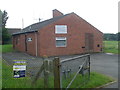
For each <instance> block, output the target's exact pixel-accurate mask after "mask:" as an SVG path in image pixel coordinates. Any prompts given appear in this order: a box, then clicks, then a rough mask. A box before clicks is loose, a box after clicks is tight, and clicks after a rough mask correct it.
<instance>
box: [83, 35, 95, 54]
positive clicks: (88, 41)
mask: <svg viewBox="0 0 120 90" xmlns="http://www.w3.org/2000/svg"><path fill="white" fill-rule="evenodd" d="M93 38H94V36H93V34H92V33H85V52H93V45H94V39H93Z"/></svg>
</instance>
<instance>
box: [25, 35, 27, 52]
mask: <svg viewBox="0 0 120 90" xmlns="http://www.w3.org/2000/svg"><path fill="white" fill-rule="evenodd" d="M25 51H26V52H27V35H26V34H25Z"/></svg>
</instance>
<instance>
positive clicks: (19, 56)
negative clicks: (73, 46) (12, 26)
mask: <svg viewBox="0 0 120 90" xmlns="http://www.w3.org/2000/svg"><path fill="white" fill-rule="evenodd" d="M2 56H3V59H5V60H6V61H7V62H8V63H9V64H10V65H12V64H13V63H12V60H27V67H28V71H27V74H28V75H30V76H33V75H34V74H35V73H36V71H37V70H39V68H40V66H41V65H42V61H43V58H41V57H35V56H30V55H28V54H26V53H21V52H11V53H3V55H2ZM75 56H79V55H68V56H60V59H61V60H63V59H66V58H71V57H75ZM90 56H91V71H96V72H100V73H103V74H105V75H108V76H111V77H113V78H115V80H116V81H118V55H117V54H109V53H108V54H106V53H94V54H91V55H90ZM50 59H53V57H50ZM71 64H72V63H71ZM107 87H108V88H117V87H118V82H116V83H115V84H112V85H111V86H107Z"/></svg>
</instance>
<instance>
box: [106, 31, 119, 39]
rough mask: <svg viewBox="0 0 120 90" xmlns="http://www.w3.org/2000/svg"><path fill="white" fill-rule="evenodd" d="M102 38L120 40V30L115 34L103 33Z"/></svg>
mask: <svg viewBox="0 0 120 90" xmlns="http://www.w3.org/2000/svg"><path fill="white" fill-rule="evenodd" d="M104 40H105V41H120V32H118V33H116V34H110V33H107V34H106V33H105V34H104Z"/></svg>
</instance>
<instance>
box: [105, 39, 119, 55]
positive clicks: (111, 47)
mask: <svg viewBox="0 0 120 90" xmlns="http://www.w3.org/2000/svg"><path fill="white" fill-rule="evenodd" d="M119 42H120V41H119ZM103 43H104V48H103V49H104V52H105V53H115V54H118V41H104V42H103Z"/></svg>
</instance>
